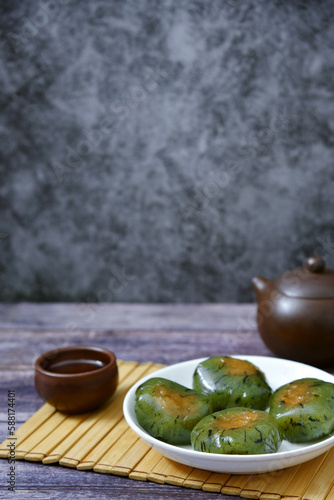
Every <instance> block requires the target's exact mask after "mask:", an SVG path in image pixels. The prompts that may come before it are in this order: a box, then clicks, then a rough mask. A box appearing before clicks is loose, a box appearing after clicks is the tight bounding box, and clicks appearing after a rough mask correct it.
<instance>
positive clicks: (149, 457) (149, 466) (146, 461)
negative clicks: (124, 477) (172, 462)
mask: <svg viewBox="0 0 334 500" xmlns="http://www.w3.org/2000/svg"><path fill="white" fill-rule="evenodd" d="M162 458H163V457H162V456H161V455H160V453H158V452H157V451H156V450H154V449H153V448H151V449H150V450H149V452H148V453H147V454H146V455H145V456H144V457H143V458H142V459H141V460H140V462H138V464H137V465H136V466H135V468H134V470H133V471H132V472H130V474H129V477H130V478H131V479H137V480H138V481H146V480H147V478H148V475H149V474H150V472H151V471H152V470H153V468H154V467H155V465H156V464H157V463H158V462H159V461H160V460H162Z"/></svg>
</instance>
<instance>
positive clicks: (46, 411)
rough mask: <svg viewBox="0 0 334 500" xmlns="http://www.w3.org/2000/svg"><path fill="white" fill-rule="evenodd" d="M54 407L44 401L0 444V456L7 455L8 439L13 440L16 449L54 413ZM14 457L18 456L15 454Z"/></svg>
mask: <svg viewBox="0 0 334 500" xmlns="http://www.w3.org/2000/svg"><path fill="white" fill-rule="evenodd" d="M55 411H56V410H55V408H54V407H53V406H51V405H49V404H48V403H45V405H43V406H42V407H41V408H40V409H39V410H37V412H36V413H34V414H33V415H32V416H31V417H30V418H29V420H27V421H26V422H25V423H24V424H22V425H21V427H20V428H19V429H17V431H16V432H15V434H14V436H11V437H8V438H7V439H5V441H4V442H3V443H1V445H0V458H6V457H8V455H9V450H8V448H7V444H8V440H9V441H13V440H14V439H15V440H16V441H15V446H16V451H17V448H18V446H20V444H21V443H22V441H24V440H25V439H26V438H27V437H28V436H30V434H32V433H33V432H34V431H35V430H36V429H38V428H39V427H40V426H41V425H42V424H43V423H44V422H45V421H46V420H47V419H48V418H49V417H50V416H51V415H53V413H55ZM16 458H19V457H18V456H16Z"/></svg>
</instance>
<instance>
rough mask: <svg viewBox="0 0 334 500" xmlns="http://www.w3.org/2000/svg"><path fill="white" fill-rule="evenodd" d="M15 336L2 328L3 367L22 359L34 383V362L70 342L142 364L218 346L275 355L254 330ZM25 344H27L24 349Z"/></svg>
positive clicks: (213, 351) (197, 354)
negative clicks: (112, 352)
mask: <svg viewBox="0 0 334 500" xmlns="http://www.w3.org/2000/svg"><path fill="white" fill-rule="evenodd" d="M13 336H14V334H12V332H10V331H5V330H3V331H0V342H1V344H2V346H4V348H5V349H4V350H3V351H1V352H0V370H7V373H13V374H14V372H15V371H16V367H15V366H14V365H13V360H20V364H21V365H22V367H23V368H26V369H29V370H31V371H30V372H29V373H30V374H31V375H30V377H31V382H32V383H33V366H32V365H33V361H35V360H36V359H37V357H38V356H39V355H40V354H41V353H42V352H46V351H48V350H51V349H54V348H55V347H64V346H65V345H70V344H72V345H77V344H94V345H98V346H101V347H105V348H107V349H111V350H112V351H114V352H115V354H116V356H117V358H118V359H123V360H131V361H138V362H140V363H144V362H146V361H151V360H153V361H155V362H157V363H163V364H168V365H170V364H174V363H177V362H180V361H186V360H188V359H195V358H198V357H206V356H207V357H210V356H212V355H214V354H216V353H217V349H219V350H220V352H221V353H222V354H225V355H237V354H249V355H262V356H272V355H273V354H272V353H271V352H270V351H269V349H268V348H267V347H266V346H265V344H264V343H263V341H262V339H261V337H260V335H259V334H258V333H254V332H231V331H227V332H220V331H211V332H210V335H203V332H198V331H195V332H193V331H191V330H184V331H180V330H178V331H173V330H171V331H169V332H168V331H139V330H138V331H135V332H133V331H124V332H121V331H104V330H91V331H86V330H80V331H77V332H75V333H73V334H71V336H70V339H69V338H68V337H67V335H66V334H65V333H62V332H57V331H56V330H49V331H42V330H40V331H38V332H35V331H33V330H24V331H16V332H15V336H17V340H15V342H11V343H10V345H9V344H8V341H7V339H8V337H13ZM189 336H191V341H189ZM166 338H168V345H169V348H168V349H166ZM3 339H4V340H3ZM22 345H24V346H26V348H25V349H24V350H23V352H22V348H21V346H22Z"/></svg>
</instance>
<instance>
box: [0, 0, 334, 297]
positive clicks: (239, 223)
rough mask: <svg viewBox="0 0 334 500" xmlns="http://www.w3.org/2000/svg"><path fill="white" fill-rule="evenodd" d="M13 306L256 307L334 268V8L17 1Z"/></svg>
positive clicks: (7, 248) (6, 269)
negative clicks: (258, 287) (280, 288)
mask: <svg viewBox="0 0 334 500" xmlns="http://www.w3.org/2000/svg"><path fill="white" fill-rule="evenodd" d="M0 11H1V32H2V37H1V43H0V75H1V86H0V92H1V103H0V105H1V118H0V120H1V122H0V133H1V153H0V154H1V163H0V169H1V188H0V204H1V219H0V252H1V263H0V285H1V286H0V299H1V300H5V301H14V300H15V301H16V300H33V301H77V300H81V301H91V300H93V301H94V300H97V301H124V302H146V301H152V302H203V301H212V302H218V301H224V302H230V301H231V302H234V301H237V302H247V301H254V294H253V291H252V288H251V285H250V280H251V278H252V276H254V275H257V274H263V275H265V276H267V277H275V276H277V275H278V274H280V273H281V272H282V271H283V270H285V269H287V268H291V267H293V266H296V265H299V264H300V263H301V262H302V261H303V259H304V258H305V257H306V256H307V255H309V254H313V253H319V254H322V255H324V256H325V257H326V260H327V262H328V264H330V265H332V266H333V267H334V218H333V213H334V210H333V209H334V196H333V195H334V169H333V146H334V140H333V130H334V100H333V89H334V87H333V83H334V82H333V80H334V76H333V75H334V73H333V70H334V29H333V17H334V4H333V2H331V1H330V0H329V1H327V2H325V1H324V2H321V1H313V2H312V1H310V2H302V1H295V2H294V1H292V2H275V1H270V2H268V1H266V0H254V1H249V0H245V1H233V0H227V1H223V0H213V1H210V2H208V1H205V0H201V1H190V0H189V1H180V0H168V1H161V0H119V1H115V0H113V1H107V0H96V1H94V2H93V1H88V2H83V1H78V0H49V1H46V0H44V1H40V2H37V1H30V2H22V1H21V0H20V1H19V0H17V1H13V0H10V1H9V0H8V1H4V0H1V4H0Z"/></svg>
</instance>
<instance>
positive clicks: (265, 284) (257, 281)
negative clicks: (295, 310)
mask: <svg viewBox="0 0 334 500" xmlns="http://www.w3.org/2000/svg"><path fill="white" fill-rule="evenodd" d="M271 283H272V281H271V280H267V279H266V278H262V276H256V277H255V278H253V279H252V285H253V288H254V290H255V293H256V296H257V298H258V299H259V298H261V297H262V296H263V294H264V293H266V292H268V290H270V288H271Z"/></svg>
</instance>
